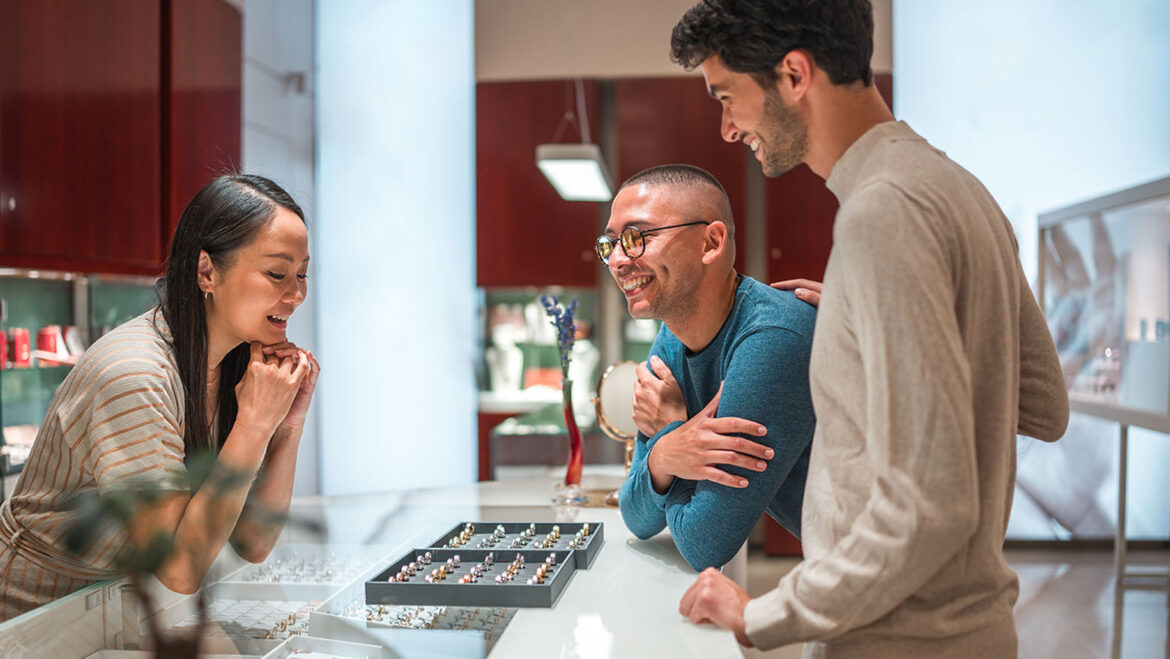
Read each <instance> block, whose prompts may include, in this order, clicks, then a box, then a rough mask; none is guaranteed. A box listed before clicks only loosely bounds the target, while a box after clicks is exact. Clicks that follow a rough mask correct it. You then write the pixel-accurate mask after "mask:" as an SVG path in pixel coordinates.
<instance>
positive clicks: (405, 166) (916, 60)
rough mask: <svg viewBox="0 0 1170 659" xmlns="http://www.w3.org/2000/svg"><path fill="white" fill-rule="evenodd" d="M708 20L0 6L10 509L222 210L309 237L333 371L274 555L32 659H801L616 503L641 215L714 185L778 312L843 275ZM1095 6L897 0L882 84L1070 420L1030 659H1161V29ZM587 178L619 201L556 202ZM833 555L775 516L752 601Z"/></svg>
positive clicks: (1009, 548)
mask: <svg viewBox="0 0 1170 659" xmlns="http://www.w3.org/2000/svg"><path fill="white" fill-rule="evenodd" d="M694 1H695V0H660V1H659V0H656V1H653V2H651V1H644V2H643V1H641V0H636V1H635V2H623V1H619V0H593V1H586V0H558V1H546V0H444V1H443V2H433V1H425V0H387V1H383V0H347V1H346V2H335V1H334V0H108V1H107V0H102V1H101V2H89V1H87V0H62V1H61V2H53V3H32V2H27V1H25V0H0V489H2V496H3V498H4V499H7V498H9V497H10V496H12V494H13V492H14V490H15V488H16V487H17V483H18V481H19V480H20V479H21V478H24V477H28V478H34V477H36V475H35V470H33V469H30V470H29V471H28V472H26V470H25V469H24V467H25V463H26V461H27V460H28V459H29V456H30V454H31V453H33V452H34V440H36V438H37V437H38V432H39V431H40V429H41V425H42V423H45V422H46V414H47V413H48V412H49V410H50V407H51V406H52V405H53V399H54V395H55V394H56V393H57V391H58V387H60V386H61V385H62V383H63V382H64V381H65V380H66V378H67V377H68V375H69V373H70V370H71V368H72V366H73V365H74V364H76V363H77V361H78V359H79V358H80V357H81V355H82V354H83V353H84V352H85V350H86V348H87V347H89V346H90V345H91V344H93V342H94V341H97V340H98V339H99V338H100V337H102V336H104V335H106V334H107V333H109V332H111V331H112V330H113V329H114V328H116V327H118V326H119V325H121V324H123V323H126V322H127V321H130V320H132V319H134V318H136V317H138V316H139V315H140V314H143V313H144V312H146V311H147V310H149V309H151V308H152V307H154V306H155V305H156V304H157V303H158V297H157V293H156V282H157V280H158V278H159V276H160V274H161V273H162V272H163V267H164V265H165V263H164V261H165V258H166V250H167V246H168V245H169V244H170V240H171V234H172V233H173V232H174V229H175V226H176V224H177V223H178V220H179V216H180V215H181V214H182V212H183V209H184V208H185V207H186V206H187V202H189V201H190V200H191V198H192V196H193V195H195V193H196V192H198V191H199V190H200V189H201V188H202V187H203V186H204V185H205V184H207V183H208V182H209V181H210V180H211V179H212V178H214V177H215V176H217V175H219V174H222V173H226V172H231V171H239V172H246V173H250V174H258V175H261V176H264V177H267V178H269V179H271V180H273V181H275V182H276V183H278V184H279V185H280V186H281V187H283V188H284V189H285V190H287V191H288V193H289V194H290V195H291V196H292V197H293V198H294V199H296V203H297V204H299V206H300V208H302V209H303V211H304V215H305V218H304V219H305V225H306V227H307V230H308V247H309V251H310V252H311V254H312V259H311V262H310V263H311V265H309V266H308V268H307V273H301V274H307V276H308V279H307V294H306V295H305V297H304V301H303V303H301V304H300V306H299V308H297V309H296V312H295V313H294V314H292V316H291V317H290V318H288V319H287V335H288V340H290V341H292V342H294V343H295V344H297V345H298V346H302V347H305V348H308V349H309V350H311V351H312V353H313V354H314V355H315V356H316V358H317V359H318V360H319V361H320V364H321V370H320V377H319V380H318V381H317V389H316V393H315V395H314V397H313V399H312V400H313V402H312V405H311V406H310V407H309V409H308V413H307V417H305V419H304V428H303V434H302V436H301V438H300V444H299V447H298V448H297V449H296V463H295V478H294V480H293V481H292V489H291V497H292V501H291V505H290V506H289V512H288V517H287V520H286V521H285V523H284V529H283V532H282V533H281V535H280V537H279V539H278V540H276V542H275V546H274V548H273V549H272V550H271V552H270V553H269V554H268V555H267V557H266V558H264V559H263V560H262V561H261V562H258V563H254V562H249V561H246V560H244V559H243V558H240V556H239V555H237V554H236V553H235V552H234V551H233V550H232V549H231V548H230V547H227V546H225V548H224V550H223V551H222V552H221V553H220V554H219V555H218V557H217V558H216V559H215V561H214V563H212V564H211V566H210V568H209V569H208V570H207V573H206V577H205V578H204V579H203V581H202V586H201V587H200V588H199V590H198V592H197V593H194V594H182V593H179V592H176V591H173V590H170V589H168V588H166V587H164V586H163V585H162V583H161V582H159V581H158V580H155V579H154V578H153V577H150V576H146V575H138V576H133V575H131V576H121V577H115V578H109V579H106V580H103V581H99V582H98V583H94V584H92V585H89V586H86V587H84V588H81V589H79V590H76V591H75V592H72V593H70V594H68V595H65V596H64V597H60V598H57V599H55V600H54V601H52V602H50V603H48V604H45V605H44V606H40V607H39V608H34V609H32V610H31V611H28V612H26V613H23V614H21V615H18V616H15V617H10V618H8V619H7V620H4V621H3V622H0V656H4V657H78V658H89V657H94V658H97V657H119V658H131V657H149V656H156V652H157V655H158V656H180V655H179V654H178V653H179V652H180V651H181V650H180V648H181V649H182V650H183V651H185V650H186V649H187V648H189V647H193V646H190V645H188V646H184V645H183V644H182V643H181V642H178V641H176V645H175V646H174V647H175V648H176V649H173V650H172V651H173V652H175V653H176V654H167V652H166V651H164V650H165V648H166V647H169V646H165V645H163V644H160V643H159V642H158V641H157V639H159V638H163V637H168V638H178V639H186V638H189V637H191V636H193V635H195V636H198V637H199V639H200V641H199V644H198V647H199V652H200V653H201V656H202V655H207V656H216V657H220V656H224V657H226V656H247V657H289V656H306V657H307V656H313V657H316V656H320V657H448V656H450V657H488V656H490V657H578V656H580V657H686V656H697V657H739V656H748V657H779V658H785V657H799V656H801V652H802V648H801V646H800V645H793V646H786V647H783V648H779V649H774V650H767V651H765V650H758V649H754V648H744V647H741V645H740V644H739V643H737V641H736V638H735V636H734V635H733V634H732V633H731V632H729V631H726V630H724V629H720V628H719V627H717V626H715V625H711V624H693V623H691V622H689V621H688V620H687V619H686V618H685V617H683V616H682V615H680V613H679V600H680V598H681V597H682V596H683V593H684V592H686V591H687V589H688V588H689V587H690V586H691V584H693V583H694V582H695V579H696V576H697V574H696V571H695V570H694V569H693V568H692V567H691V566H690V565H688V563H687V561H686V560H685V559H684V558H683V557H682V555H681V554H680V552H679V550H678V549H677V548H676V547H675V544H674V542H673V541H672V539H671V537H670V535H669V533H668V532H664V533H660V534H658V535H656V536H654V537H652V538H650V539H648V540H642V539H638V538H637V537H635V535H634V534H633V533H631V532H630V531H629V530H628V529H627V528H626V526H625V524H624V523H623V520H622V515H621V513H620V512H619V508H618V507H617V505H616V502H617V490H618V489H619V487H620V486H621V485H622V483H623V481H624V480H625V477H626V473H627V470H628V468H629V460H630V457H629V456H630V455H631V452H632V451H633V445H634V444H633V442H634V437H635V433H636V432H637V431H638V428H637V426H635V425H634V422H633V419H632V416H633V409H632V405H633V403H632V391H633V388H634V381H635V379H636V377H637V376H636V365H637V364H638V363H640V362H645V361H646V360H647V357H648V355H649V354H650V350H651V346H652V344H653V343H654V341H655V337H656V336H657V335H658V333H659V330H660V326H659V323H658V321H655V320H648V319H634V318H631V317H630V315H629V313H628V311H627V307H626V301H625V298H624V297H623V294H622V291H621V289H619V288H618V287H617V286H615V285H614V284H613V282H612V278H611V277H610V274H609V272H608V270H607V268H606V267H605V266H604V265H603V264H602V263H600V262H599V260H598V258H597V255H596V254H595V252H594V244H595V241H596V240H597V237H598V236H599V235H601V234H602V233H603V232H604V230H605V227H606V223H607V221H608V219H609V213H610V199H611V197H612V190H613V189H614V187H615V186H616V185H618V184H620V182H621V181H623V180H625V179H626V178H628V177H629V176H631V175H632V174H634V173H635V172H638V171H640V170H643V169H645V168H647V167H651V166H654V165H658V164H663V163H689V164H693V165H696V166H699V167H702V168H703V169H706V170H708V171H710V172H711V173H712V174H714V175H715V176H716V177H717V178H718V179H719V181H720V182H721V183H722V184H723V186H724V188H725V189H726V190H727V192H728V196H729V198H730V202H731V210H732V212H733V214H734V216H735V218H736V225H737V229H736V232H735V234H734V236H735V245H736V248H737V249H736V253H735V268H736V270H737V271H738V272H740V273H743V274H746V275H748V276H750V277H752V278H754V279H756V280H758V281H761V282H765V283H767V282H776V281H781V280H785V279H793V278H798V277H800V278H808V279H811V280H815V281H821V280H822V279H823V277H824V273H825V267H826V262H827V259H828V254H829V250H830V248H831V247H832V241H833V233H832V218H833V217H834V215H835V213H836V211H837V200H836V198H835V197H834V196H833V194H832V193H831V192H829V190H828V189H827V188H826V187H825V184H824V182H823V181H822V179H821V178H819V177H817V176H816V175H815V174H813V173H812V172H811V171H810V170H809V169H808V168H807V167H805V166H800V167H798V168H796V169H794V170H792V171H790V172H789V173H787V174H784V175H782V176H780V177H777V178H765V177H764V175H763V174H762V173H761V171H760V167H759V166H757V163H756V161H755V159H754V157H753V153H752V151H751V150H748V149H745V148H743V145H742V144H738V145H737V144H728V143H726V142H725V141H724V139H723V137H722V136H721V135H720V125H721V115H720V105H719V103H718V102H716V101H715V100H713V99H712V98H711V97H710V96H709V95H708V93H707V90H706V88H705V85H704V81H703V78H702V76H701V75H700V73H699V72H698V71H692V72H687V71H686V70H684V69H683V68H682V67H680V66H678V65H677V64H675V63H673V62H672V61H671V60H670V49H669V44H670V36H671V29H672V27H673V26H674V25H675V23H676V22H677V21H678V19H679V18H680V17H681V16H682V15H683V14H684V13H685V12H686V11H687V10H688V9H689V8H690V7H691V6H692V5H693V4H694ZM1084 4H1085V3H1077V6H1075V7H1065V6H1056V5H1054V4H1053V3H1027V4H1026V6H1021V5H1020V4H1019V3H1015V2H1010V1H1009V0H989V1H988V2H983V3H937V2H933V1H932V0H874V2H873V8H874V24H875V30H874V34H875V37H874V44H875V47H874V53H873V58H872V61H871V66H872V69H873V71H874V74H875V81H876V84H877V87H878V90H879V91H880V92H881V95H882V98H883V99H884V100H885V102H886V104H887V105H888V106H889V108H890V109H891V110H892V112H893V114H894V116H895V118H897V119H899V120H902V121H905V122H907V123H908V124H909V125H910V126H912V127H913V128H914V130H915V131H916V132H917V133H919V134H920V135H923V136H924V137H926V138H927V139H928V140H929V141H930V142H931V144H933V145H935V146H937V147H938V148H940V149H942V150H944V151H946V153H947V155H948V156H949V157H950V158H951V159H953V160H954V161H956V162H957V163H959V164H960V165H962V166H963V167H965V168H966V169H968V170H969V171H971V172H972V173H973V174H975V176H976V177H978V178H979V179H980V180H981V181H982V182H983V184H984V185H985V186H986V187H987V189H988V190H989V191H990V192H991V194H992V195H993V196H994V197H995V199H996V200H997V201H998V203H999V205H1000V207H1001V208H1002V209H1003V211H1004V213H1005V214H1006V215H1007V217H1008V219H1009V220H1010V222H1011V225H1012V230H1013V232H1014V235H1015V238H1016V241H1017V244H1018V247H1019V257H1020V261H1021V263H1022V265H1023V269H1024V272H1025V274H1026V276H1027V278H1028V280H1029V283H1030V284H1031V287H1032V291H1033V294H1034V295H1035V296H1036V299H1037V301H1038V302H1039V304H1040V307H1041V309H1042V311H1043V312H1044V315H1045V319H1046V321H1047V323H1048V327H1049V330H1050V331H1051V334H1052V337H1053V341H1054V343H1055V345H1056V348H1057V353H1058V356H1059V359H1060V364H1061V368H1062V370H1063V373H1064V376H1065V380H1066V384H1067V387H1068V395H1069V400H1070V407H1071V410H1072V414H1071V416H1070V420H1069V424H1068V429H1067V431H1066V432H1065V435H1064V437H1063V438H1061V439H1060V440H1059V441H1057V442H1054V443H1043V442H1039V441H1036V440H1032V439H1029V438H1027V437H1023V436H1020V437H1019V438H1018V440H1017V448H1016V455H1017V457H1016V485H1015V490H1014V496H1013V503H1012V510H1011V515H1010V522H1009V524H1008V527H1007V531H1006V541H1005V545H1004V548H1005V549H1004V553H1005V556H1006V558H1007V561H1008V564H1009V566H1010V567H1011V568H1012V570H1014V571H1015V572H1016V573H1017V575H1018V577H1019V585H1020V592H1019V598H1018V600H1017V602H1016V604H1015V609H1014V615H1015V623H1016V630H1017V634H1018V637H1019V656H1021V657H1050V656H1051V657H1057V656H1059V657H1166V656H1170V650H1167V648H1170V633H1168V628H1170V623H1168V622H1167V621H1168V620H1170V604H1168V597H1170V479H1167V478H1166V477H1165V473H1166V470H1167V466H1168V465H1170V122H1167V121H1166V117H1168V116H1170V88H1168V87H1167V86H1166V85H1165V84H1162V83H1164V81H1166V80H1168V79H1170V46H1168V45H1167V42H1166V38H1165V35H1166V34H1170V7H1168V6H1167V4H1166V3H1164V2H1162V1H1161V0H1130V1H1128V2H1124V3H1121V4H1120V5H1117V6H1115V5H1108V6H1106V4H1101V6H1084ZM1086 44H1095V46H1094V47H1093V48H1092V51H1091V52H1087V49H1086ZM973 54H977V55H978V56H973ZM1158 81H1161V82H1158ZM58 155H59V156H61V157H60V158H57V156H58ZM581 162H585V163H588V164H591V165H593V166H595V167H596V168H597V171H598V172H599V173H600V176H601V179H600V182H599V183H598V185H600V186H601V188H602V191H601V192H600V193H597V192H596V191H593V190H588V189H587V190H585V191H584V192H580V191H578V193H574V192H572V191H568V190H566V189H564V188H563V187H560V186H561V185H562V184H560V183H558V182H557V179H556V176H555V170H556V168H557V166H558V163H560V164H564V163H581ZM575 194H576V196H575ZM160 218H161V220H160ZM627 254H628V252H627ZM282 322H283V321H282ZM233 413H234V412H233ZM42 477H43V476H42ZM801 552H802V548H801V544H800V542H799V540H797V539H796V538H795V537H793V536H792V535H790V534H789V533H788V532H787V531H786V530H785V529H784V528H783V527H781V526H780V525H779V524H777V523H776V522H774V521H773V520H771V519H770V518H768V517H767V516H766V515H765V516H764V517H763V518H761V520H760V522H759V523H758V524H757V525H756V527H755V529H754V530H753V531H752V533H751V535H750V536H749V537H748V539H747V541H746V543H745V544H744V546H743V547H742V548H741V550H740V552H739V553H738V554H736V556H735V558H733V559H732V560H731V562H730V563H728V564H727V565H726V566H725V567H724V569H723V572H724V574H726V575H727V576H729V577H730V578H731V579H732V580H734V581H735V582H736V583H738V584H739V585H740V586H742V587H743V588H745V589H746V591H747V592H748V593H749V594H750V595H751V596H753V597H755V596H759V595H762V594H763V593H765V592H768V591H769V590H772V589H773V588H775V587H776V584H777V582H778V581H779V580H780V579H781V578H782V577H783V576H784V575H785V574H786V573H787V572H788V571H790V570H791V569H793V567H794V566H796V565H797V564H798V563H799V562H800V561H801V556H802V553H801Z"/></svg>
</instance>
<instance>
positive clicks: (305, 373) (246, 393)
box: [236, 341, 321, 434]
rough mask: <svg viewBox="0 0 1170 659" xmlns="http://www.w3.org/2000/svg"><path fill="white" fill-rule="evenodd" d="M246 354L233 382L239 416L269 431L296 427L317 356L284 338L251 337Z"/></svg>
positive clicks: (312, 380)
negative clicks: (244, 364) (269, 341)
mask: <svg viewBox="0 0 1170 659" xmlns="http://www.w3.org/2000/svg"><path fill="white" fill-rule="evenodd" d="M249 354H250V357H249V362H248V368H247V370H246V371H245V372H244V377H243V378H241V380H240V382H239V384H237V385H236V401H237V404H238V405H239V413H238V415H239V417H240V419H241V420H243V421H245V422H246V423H249V424H251V425H253V427H256V428H258V429H262V430H265V431H266V432H268V433H269V434H271V433H274V432H276V430H278V429H289V430H300V429H301V428H302V427H303V426H304V424H305V415H306V414H307V413H308V411H309V402H310V401H311V400H312V398H313V391H314V390H315V389H316V387H317V376H318V374H319V373H320V372H321V366H320V364H319V363H318V362H317V358H316V357H314V356H313V353H312V352H310V351H308V350H304V349H301V348H298V347H297V346H296V345H295V344H293V343H291V342H287V341H286V342H284V343H279V344H275V345H271V346H264V345H261V344H260V343H259V342H255V341H253V342H252V343H251V346H250V353H249Z"/></svg>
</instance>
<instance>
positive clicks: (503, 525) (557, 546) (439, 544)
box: [428, 522, 605, 570]
mask: <svg viewBox="0 0 1170 659" xmlns="http://www.w3.org/2000/svg"><path fill="white" fill-rule="evenodd" d="M604 526H605V525H604V524H602V523H601V522H534V523H533V522H460V523H458V524H456V525H455V526H453V527H451V528H450V529H448V530H447V531H445V532H444V533H443V535H441V536H439V537H438V538H436V539H435V540H434V541H433V542H431V543H430V545H428V546H429V547H431V548H437V549H488V550H515V549H542V550H557V551H562V552H564V551H570V552H572V554H573V561H574V562H575V563H576V565H577V567H578V568H579V569H582V570H584V569H588V568H589V566H590V565H593V561H594V560H596V559H597V555H598V554H599V553H601V545H602V544H604V542H605V529H604ZM586 527H588V530H587V531H586ZM469 529H470V530H471V531H472V533H470V534H467V533H466V531H467V530H469ZM554 529H556V537H555V540H554V539H553V537H551V536H550V534H553V531H554ZM501 531H502V533H501ZM582 531H585V533H583V534H582V537H581V539H580V540H577V541H576V542H574V541H575V540H576V539H577V537H578V534H579V533H582ZM461 537H462V538H466V541H462V540H460V538H461Z"/></svg>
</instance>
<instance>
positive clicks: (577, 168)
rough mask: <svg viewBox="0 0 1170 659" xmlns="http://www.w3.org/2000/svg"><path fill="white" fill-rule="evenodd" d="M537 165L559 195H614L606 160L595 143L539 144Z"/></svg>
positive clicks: (591, 198)
mask: <svg viewBox="0 0 1170 659" xmlns="http://www.w3.org/2000/svg"><path fill="white" fill-rule="evenodd" d="M536 166H537V167H539V168H540V171H542V172H544V175H545V177H547V178H548V181H549V183H552V186H553V187H554V188H556V190H557V193H558V194H560V195H561V197H562V198H564V199H567V200H569V201H609V200H610V199H612V198H613V192H612V187H611V186H610V182H609V176H608V175H607V174H606V173H605V161H604V160H603V159H602V157H601V149H600V148H599V147H598V146H597V145H596V144H588V143H582V144H541V145H539V146H537V147H536Z"/></svg>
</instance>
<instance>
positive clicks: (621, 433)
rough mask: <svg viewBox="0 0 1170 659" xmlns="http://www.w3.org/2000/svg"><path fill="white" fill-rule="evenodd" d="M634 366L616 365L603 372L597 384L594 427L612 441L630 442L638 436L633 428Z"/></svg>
mask: <svg viewBox="0 0 1170 659" xmlns="http://www.w3.org/2000/svg"><path fill="white" fill-rule="evenodd" d="M637 381H638V363H637V362H629V361H627V362H618V363H616V364H613V365H612V366H610V367H609V368H607V369H605V373H603V374H602V375H601V379H600V380H598V382H597V398H595V399H594V404H595V405H596V407H597V425H598V426H600V427H601V431H602V432H604V433H605V434H606V435H608V436H609V437H610V438H612V439H616V440H618V441H621V442H625V441H629V440H631V439H633V438H634V436H635V435H637V433H638V426H637V425H635V424H634V383H635V382H637Z"/></svg>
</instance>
